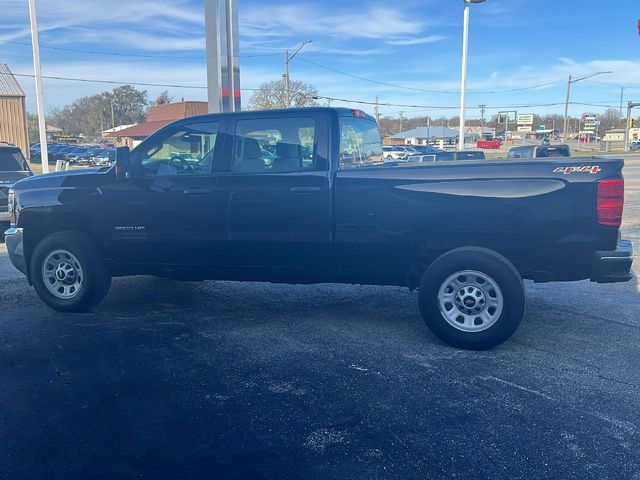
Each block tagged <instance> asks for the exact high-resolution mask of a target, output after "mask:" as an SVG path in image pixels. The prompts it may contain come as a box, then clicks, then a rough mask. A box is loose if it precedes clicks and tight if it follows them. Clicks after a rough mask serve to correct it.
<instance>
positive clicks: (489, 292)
mask: <svg viewBox="0 0 640 480" xmlns="http://www.w3.org/2000/svg"><path fill="white" fill-rule="evenodd" d="M419 302H420V312H421V314H422V317H423V319H424V321H425V323H426V324H427V326H428V327H429V329H430V330H431V331H432V332H433V333H434V334H435V335H436V336H437V337H439V338H440V339H441V340H444V341H445V342H447V343H449V344H450V345H453V346H455V347H459V348H466V349H472V350H484V349H487V348H491V347H495V346H497V345H499V344H501V343H502V342H504V341H505V340H507V339H508V338H509V337H511V335H513V333H514V332H515V331H516V330H517V328H518V326H519V325H520V322H521V321H522V317H523V316H524V308H525V295H524V286H523V283H522V277H521V276H520V274H519V273H518V271H517V270H516V268H515V267H514V266H513V265H512V264H511V263H510V262H509V261H508V260H507V259H506V258H505V257H503V256H502V255H500V254H498V253H496V252H493V251H491V250H488V249H485V248H479V247H465V248H458V249H455V250H452V251H450V252H447V253H445V254H444V255H442V256H440V257H439V258H438V259H436V261H435V262H433V264H431V266H429V268H428V269H427V271H426V272H425V273H424V275H423V277H422V280H421V282H420V291H419Z"/></svg>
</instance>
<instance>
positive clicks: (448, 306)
mask: <svg viewBox="0 0 640 480" xmlns="http://www.w3.org/2000/svg"><path fill="white" fill-rule="evenodd" d="M438 306H439V307H440V312H441V313H442V316H443V317H444V319H445V320H446V321H447V322H448V323H449V324H450V325H451V326H452V327H454V328H456V329H458V330H461V331H463V332H473V333H475V332H481V331H483V330H486V329H487V328H489V327H491V326H492V325H493V324H494V323H496V321H497V320H498V318H500V314H502V309H503V307H504V299H503V297H502V290H500V287H499V286H498V284H497V283H496V282H495V280H493V278H491V277H490V276H489V275H487V274H486V273H482V272H478V271H475V270H463V271H460V272H456V273H454V274H453V275H450V276H449V277H447V279H446V280H445V281H444V282H442V285H441V286H440V290H438Z"/></svg>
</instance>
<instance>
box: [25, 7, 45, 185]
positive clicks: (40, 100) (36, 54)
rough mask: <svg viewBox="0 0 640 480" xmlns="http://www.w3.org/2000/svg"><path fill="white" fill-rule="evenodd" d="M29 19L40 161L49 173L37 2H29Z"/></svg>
mask: <svg viewBox="0 0 640 480" xmlns="http://www.w3.org/2000/svg"><path fill="white" fill-rule="evenodd" d="M29 18H30V20H31V43H32V45H33V70H34V72H33V73H34V74H35V77H36V106H37V110H38V130H39V131H40V132H39V133H40V160H41V162H42V173H49V158H48V157H49V150H48V148H47V126H46V123H45V119H44V97H43V94H42V71H41V69H40V44H39V42H38V18H37V15H36V0H29ZM25 153H28V152H25Z"/></svg>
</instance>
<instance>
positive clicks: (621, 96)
mask: <svg viewBox="0 0 640 480" xmlns="http://www.w3.org/2000/svg"><path fill="white" fill-rule="evenodd" d="M623 98H624V87H620V116H622V100H623Z"/></svg>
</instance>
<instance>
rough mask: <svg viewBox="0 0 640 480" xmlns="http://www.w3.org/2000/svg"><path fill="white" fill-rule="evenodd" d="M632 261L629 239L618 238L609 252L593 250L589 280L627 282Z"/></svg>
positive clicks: (630, 275)
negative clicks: (614, 247) (615, 245)
mask: <svg viewBox="0 0 640 480" xmlns="http://www.w3.org/2000/svg"><path fill="white" fill-rule="evenodd" d="M632 262H633V245H632V244H631V242H630V241H629V240H623V239H620V240H618V246H617V248H616V249H615V250H613V251H610V252H595V253H594V254H593V264H592V267H591V281H592V282H597V283H613V282H628V281H629V280H631V278H632V277H633V275H632V274H631V263H632Z"/></svg>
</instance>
